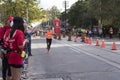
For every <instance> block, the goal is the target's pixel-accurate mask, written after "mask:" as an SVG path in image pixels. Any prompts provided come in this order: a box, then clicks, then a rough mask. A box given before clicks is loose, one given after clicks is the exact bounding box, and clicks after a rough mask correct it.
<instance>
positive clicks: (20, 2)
mask: <svg viewBox="0 0 120 80" xmlns="http://www.w3.org/2000/svg"><path fill="white" fill-rule="evenodd" d="M27 8H28V12H29V13H28V17H29V22H31V21H34V20H39V19H41V18H42V16H43V12H44V11H43V10H42V9H40V8H39V6H38V4H37V3H36V0H15V1H14V2H13V1H12V0H1V4H0V14H1V16H2V18H1V20H2V22H4V21H5V19H6V17H7V16H9V15H11V16H21V17H23V18H26V17H27V15H26V14H27V11H26V10H27Z"/></svg>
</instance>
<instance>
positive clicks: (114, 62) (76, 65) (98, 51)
mask: <svg viewBox="0 0 120 80" xmlns="http://www.w3.org/2000/svg"><path fill="white" fill-rule="evenodd" d="M93 42H94V44H92V45H89V44H85V43H83V42H80V41H78V42H73V41H67V39H66V38H64V39H62V40H55V39H53V44H52V48H51V51H50V53H49V54H48V53H47V51H46V43H45V38H44V37H41V38H34V39H32V54H33V56H31V57H30V58H29V68H28V76H29V79H28V80H120V77H119V76H120V53H119V49H117V50H111V44H112V42H111V40H106V47H105V48H101V47H100V46H95V41H93ZM116 43H117V44H118V45H119V41H118V42H116ZM117 48H119V47H117Z"/></svg>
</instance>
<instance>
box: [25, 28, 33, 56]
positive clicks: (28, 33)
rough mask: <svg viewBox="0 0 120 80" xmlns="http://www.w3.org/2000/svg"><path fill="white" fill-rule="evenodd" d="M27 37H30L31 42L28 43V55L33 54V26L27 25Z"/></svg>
mask: <svg viewBox="0 0 120 80" xmlns="http://www.w3.org/2000/svg"><path fill="white" fill-rule="evenodd" d="M26 34H27V37H28V38H29V43H28V56H32V53H31V36H32V35H33V31H32V29H31V28H29V27H27V32H26Z"/></svg>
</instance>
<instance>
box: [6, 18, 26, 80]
mask: <svg viewBox="0 0 120 80" xmlns="http://www.w3.org/2000/svg"><path fill="white" fill-rule="evenodd" d="M4 42H5V45H4V47H6V49H7V52H8V53H7V54H8V63H9V65H10V69H11V75H12V80H20V79H21V74H22V66H23V56H22V55H21V54H22V53H23V49H24V46H23V43H24V20H23V18H21V17H18V16H16V17H14V19H13V25H12V28H11V29H10V30H8V31H7V32H6V33H5V36H4Z"/></svg>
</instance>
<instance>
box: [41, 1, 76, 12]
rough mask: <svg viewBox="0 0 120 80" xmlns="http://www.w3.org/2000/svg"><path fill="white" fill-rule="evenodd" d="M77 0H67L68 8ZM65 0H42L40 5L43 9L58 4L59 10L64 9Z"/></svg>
mask: <svg viewBox="0 0 120 80" xmlns="http://www.w3.org/2000/svg"><path fill="white" fill-rule="evenodd" d="M76 1H78V0H66V2H67V4H68V5H67V8H70V6H71V5H72V4H73V3H75V2H76ZM64 2H65V0H41V2H40V7H41V8H43V9H50V8H51V7H52V6H57V8H58V9H59V10H61V11H64Z"/></svg>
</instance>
